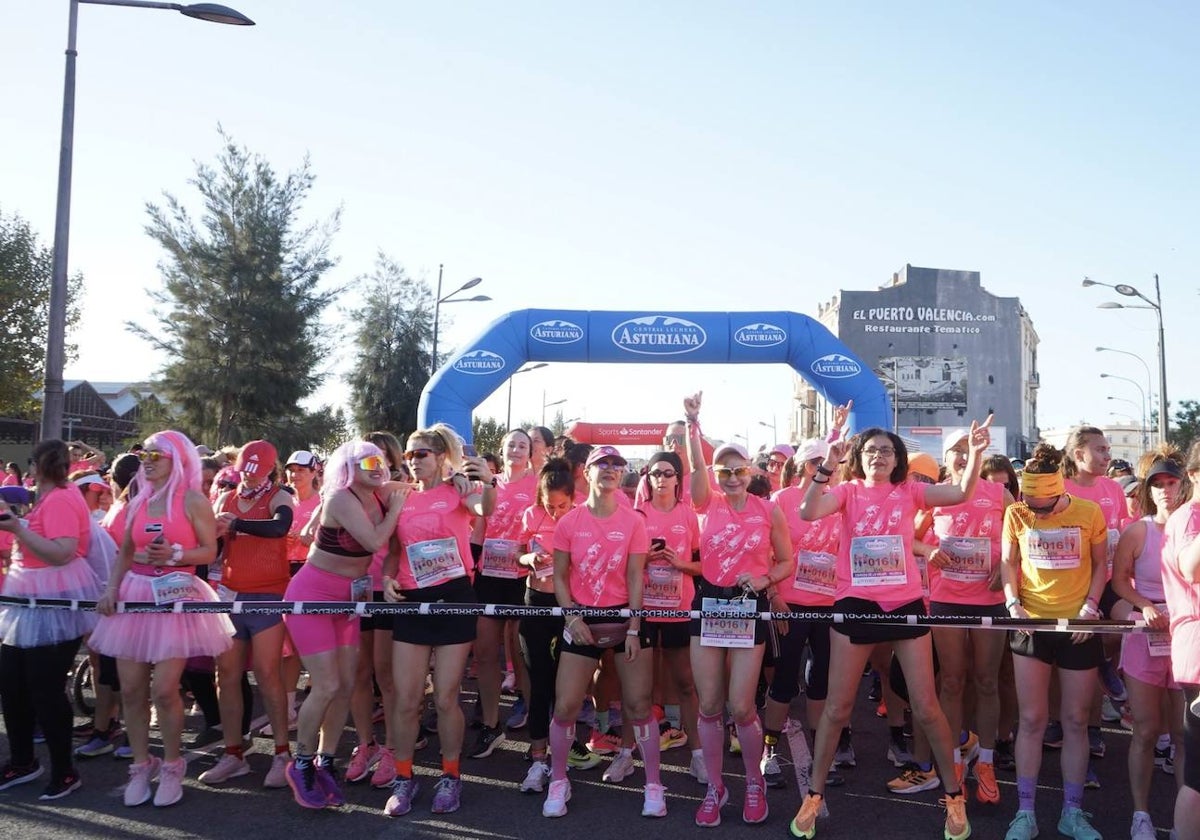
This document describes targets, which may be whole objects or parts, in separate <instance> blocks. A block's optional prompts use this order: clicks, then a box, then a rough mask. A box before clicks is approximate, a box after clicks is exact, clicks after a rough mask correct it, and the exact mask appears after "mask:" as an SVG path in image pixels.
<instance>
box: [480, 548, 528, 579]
mask: <svg viewBox="0 0 1200 840" xmlns="http://www.w3.org/2000/svg"><path fill="white" fill-rule="evenodd" d="M520 558H521V544H520V543H519V542H517V541H516V540H498V539H490V540H484V541H483V560H482V561H481V562H480V566H479V573H480V574H481V575H483V576H484V577H494V578H508V579H510V580H512V579H515V578H518V577H520V576H521V563H520Z"/></svg>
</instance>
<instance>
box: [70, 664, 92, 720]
mask: <svg viewBox="0 0 1200 840" xmlns="http://www.w3.org/2000/svg"><path fill="white" fill-rule="evenodd" d="M71 699H72V700H73V701H74V703H75V709H76V711H78V712H79V714H81V715H83V716H84V717H91V716H92V715H93V714H94V713H95V711H96V683H95V680H94V679H93V675H92V662H91V660H90V659H89V658H88V657H86V656H85V657H83V658H82V659H81V660H79V664H78V665H76V666H75V672H74V673H73V674H72V675H71Z"/></svg>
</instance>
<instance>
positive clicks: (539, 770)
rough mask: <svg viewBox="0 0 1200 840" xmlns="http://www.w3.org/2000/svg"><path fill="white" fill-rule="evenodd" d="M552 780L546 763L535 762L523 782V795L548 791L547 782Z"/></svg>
mask: <svg viewBox="0 0 1200 840" xmlns="http://www.w3.org/2000/svg"><path fill="white" fill-rule="evenodd" d="M549 778H550V768H549V766H547V764H546V762H544V761H535V762H533V764H531V765H530V766H529V772H528V773H526V774H525V781H523V782H521V793H541V792H542V791H543V790H545V789H546V780H547V779H549Z"/></svg>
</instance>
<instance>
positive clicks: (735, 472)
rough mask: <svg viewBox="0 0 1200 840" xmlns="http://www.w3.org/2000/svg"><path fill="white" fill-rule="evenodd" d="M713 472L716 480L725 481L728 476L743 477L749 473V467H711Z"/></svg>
mask: <svg viewBox="0 0 1200 840" xmlns="http://www.w3.org/2000/svg"><path fill="white" fill-rule="evenodd" d="M713 472H714V473H716V475H717V479H718V480H720V481H726V480H728V479H729V477H730V476H735V477H737V478H745V477H746V476H748V475H750V472H751V469H750V467H734V468H732V469H730V468H729V467H713Z"/></svg>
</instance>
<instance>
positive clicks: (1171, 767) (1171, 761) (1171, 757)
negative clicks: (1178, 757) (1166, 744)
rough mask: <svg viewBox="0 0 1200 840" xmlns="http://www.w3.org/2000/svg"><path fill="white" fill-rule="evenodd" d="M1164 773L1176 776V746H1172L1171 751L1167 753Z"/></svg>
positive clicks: (1164, 761)
mask: <svg viewBox="0 0 1200 840" xmlns="http://www.w3.org/2000/svg"><path fill="white" fill-rule="evenodd" d="M1162 771H1163V772H1164V773H1166V774H1167V775H1168V776H1174V775H1175V745H1174V744H1172V745H1171V749H1170V751H1169V752H1168V753H1167V757H1166V758H1164V759H1163V763H1162Z"/></svg>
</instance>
